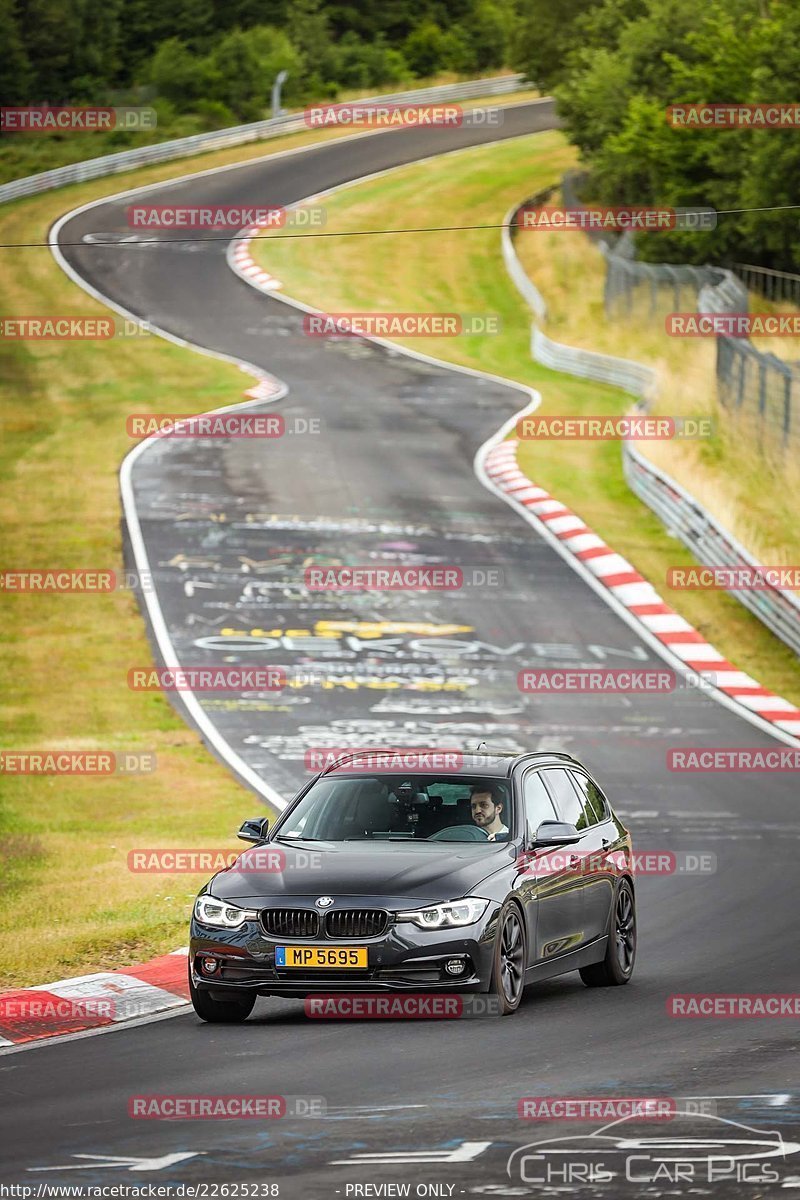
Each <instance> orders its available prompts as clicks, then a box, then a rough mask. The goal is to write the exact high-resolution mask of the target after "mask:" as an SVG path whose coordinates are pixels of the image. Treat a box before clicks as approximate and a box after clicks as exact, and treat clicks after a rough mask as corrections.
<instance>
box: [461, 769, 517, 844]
mask: <svg viewBox="0 0 800 1200" xmlns="http://www.w3.org/2000/svg"><path fill="white" fill-rule="evenodd" d="M503 801H504V793H503V791H502V789H501V788H500V787H499V785H498V784H496V783H494V782H492V781H487V782H486V783H477V784H475V785H474V786H473V788H472V789H471V792H470V801H469V803H470V809H471V810H472V819H473V821H474V822H475V824H476V825H477V826H478V828H479V829H482V830H483V832H484V833H485V834H486V835H487V837H488V839H489V841H490V842H497V841H501V842H504V841H505V840H506V839H507V837H508V826H507V825H504V824H503Z"/></svg>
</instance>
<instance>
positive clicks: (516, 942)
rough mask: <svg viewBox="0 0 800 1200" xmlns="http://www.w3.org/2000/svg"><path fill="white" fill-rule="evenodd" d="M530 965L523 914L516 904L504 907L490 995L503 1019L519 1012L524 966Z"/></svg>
mask: <svg viewBox="0 0 800 1200" xmlns="http://www.w3.org/2000/svg"><path fill="white" fill-rule="evenodd" d="M527 961H528V946H527V938H526V937H525V923H524V921H523V918H522V913H521V912H520V911H519V909H518V908H517V906H516V904H505V905H504V906H503V908H501V910H500V915H499V917H498V918H497V934H496V936H495V940H494V955H493V959H492V979H491V982H490V984H489V994H490V995H491V996H497V998H498V999H499V1001H500V1015H501V1016H503V1017H507V1016H509V1014H510V1013H513V1012H516V1011H517V1009H518V1008H519V1005H520V1001H521V1000H522V992H523V989H524V987H525V966H526V964H527Z"/></svg>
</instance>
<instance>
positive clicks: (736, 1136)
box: [506, 1111, 800, 1183]
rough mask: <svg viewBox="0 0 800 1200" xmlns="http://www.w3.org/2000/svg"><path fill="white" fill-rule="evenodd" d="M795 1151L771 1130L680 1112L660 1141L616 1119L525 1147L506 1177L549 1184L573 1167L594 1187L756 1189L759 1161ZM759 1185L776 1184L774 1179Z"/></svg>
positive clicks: (793, 1145)
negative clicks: (726, 1183)
mask: <svg viewBox="0 0 800 1200" xmlns="http://www.w3.org/2000/svg"><path fill="white" fill-rule="evenodd" d="M753 1135H755V1136H753ZM799 1151H800V1144H798V1143H796V1142H785V1141H784V1140H783V1137H782V1135H781V1133H780V1132H779V1131H778V1130H772V1129H771V1130H762V1129H756V1128H754V1127H753V1126H752V1125H744V1124H742V1123H741V1122H740V1121H733V1120H729V1119H727V1118H725V1117H717V1116H712V1115H711V1114H710V1113H694V1114H692V1115H691V1116H688V1114H682V1113H681V1112H680V1111H679V1112H678V1113H677V1114H676V1116H675V1117H674V1118H672V1119H671V1120H670V1121H669V1122H667V1123H666V1124H665V1127H664V1130H663V1132H659V1133H654V1132H653V1131H652V1128H651V1130H650V1131H648V1132H643V1131H640V1128H639V1125H638V1122H637V1119H636V1118H635V1117H623V1118H621V1119H620V1120H618V1121H612V1122H610V1123H609V1124H608V1125H604V1126H602V1128H600V1129H597V1130H595V1131H594V1132H593V1133H591V1134H589V1135H588V1136H587V1135H585V1134H584V1135H577V1136H575V1137H559V1138H543V1139H541V1140H540V1141H536V1142H530V1143H528V1145H527V1146H519V1147H518V1148H517V1149H516V1150H514V1151H513V1152H512V1154H511V1156H510V1158H509V1160H508V1163H507V1166H506V1172H507V1174H508V1176H509V1178H512V1179H513V1178H515V1177H517V1176H518V1177H519V1178H520V1180H521V1182H522V1183H542V1182H548V1183H549V1182H551V1175H554V1176H555V1177H556V1178H560V1179H561V1178H569V1179H571V1176H569V1175H567V1176H565V1175H564V1172H565V1170H567V1171H568V1170H569V1164H570V1163H572V1164H573V1165H574V1166H575V1180H576V1181H577V1180H578V1179H580V1178H584V1179H585V1173H586V1172H587V1171H589V1172H591V1175H590V1178H591V1179H592V1180H593V1181H596V1182H603V1183H606V1182H610V1181H611V1180H612V1179H614V1178H615V1177H621V1178H623V1179H626V1180H627V1181H628V1182H640V1183H665V1182H672V1183H675V1182H680V1181H689V1180H690V1179H692V1180H693V1181H694V1182H700V1181H702V1182H708V1181H709V1180H712V1181H713V1180H717V1181H718V1180H719V1179H720V1178H723V1177H726V1178H734V1179H735V1181H736V1182H740V1183H741V1182H757V1179H756V1175H757V1174H758V1173H759V1172H763V1171H766V1170H768V1168H766V1167H765V1162H766V1160H775V1159H783V1160H785V1159H786V1157H787V1156H788V1155H790V1154H797V1153H798V1152H799ZM581 1171H582V1172H584V1176H581V1175H580V1172H581ZM559 1172H561V1174H560V1175H559ZM681 1172H683V1173H681ZM760 1177H761V1176H760V1175H759V1178H760ZM764 1177H765V1178H769V1179H770V1180H771V1181H775V1179H776V1174H775V1173H773V1174H772V1175H765V1176H764Z"/></svg>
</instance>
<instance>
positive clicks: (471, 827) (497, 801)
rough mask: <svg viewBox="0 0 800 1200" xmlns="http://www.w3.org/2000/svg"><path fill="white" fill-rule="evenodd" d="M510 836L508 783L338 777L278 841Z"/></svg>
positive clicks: (285, 826) (316, 789) (318, 786)
mask: <svg viewBox="0 0 800 1200" xmlns="http://www.w3.org/2000/svg"><path fill="white" fill-rule="evenodd" d="M512 833H513V828H512V820H511V804H510V795H509V785H508V780H503V779H488V778H481V777H465V776H459V777H458V778H457V779H453V778H452V777H450V778H445V779H440V778H438V777H436V776H434V775H430V776H427V775H424V776H418V775H413V776H408V775H404V776H399V775H379V774H375V775H372V774H371V775H363V774H359V775H348V776H344V777H343V776H342V775H340V774H337V775H336V776H335V777H332V776H325V777H323V778H322V779H319V780H317V782H316V783H315V784H314V785H313V787H312V788H311V789H310V790H309V791H308V792H307V793H306V795H305V796H304V797H303V799H302V800H301V801H300V803H299V804H298V805H297V807H296V808H295V809H294V810H293V811H292V812H291V813H289V815H288V816H287V818H286V819H285V820H284V821H282V822H281V824H280V825H279V826H278V827H277V829H276V833H275V836H277V837H281V838H287V839H288V838H291V839H312V840H314V841H326V842H351V841H373V842H389V841H415V842H419V841H425V842H471V843H483V844H484V845H494V844H495V842H498V841H507V840H508V838H509V837H510V836H511V835H512Z"/></svg>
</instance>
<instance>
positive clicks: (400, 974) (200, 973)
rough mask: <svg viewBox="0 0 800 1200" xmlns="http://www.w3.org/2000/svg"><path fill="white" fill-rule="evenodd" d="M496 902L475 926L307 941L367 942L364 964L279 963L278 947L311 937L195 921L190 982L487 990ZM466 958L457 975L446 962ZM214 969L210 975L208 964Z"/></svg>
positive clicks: (219, 988) (277, 991)
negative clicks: (294, 965) (317, 966)
mask: <svg viewBox="0 0 800 1200" xmlns="http://www.w3.org/2000/svg"><path fill="white" fill-rule="evenodd" d="M497 907H498V906H496V905H492V906H491V907H490V909H489V911H488V912H487V914H485V915H484V917H482V918H481V920H480V921H478V922H476V923H475V924H474V925H469V926H465V927H464V928H461V929H449V930H430V929H421V928H419V927H417V926H415V925H413V924H411V923H410V922H403V923H402V924H393V925H390V926H389V928H388V930H387V931H386V932H385V933H384V934H382V935H381V936H380V937H373V938H354V939H352V940H349V939H348V940H345V939H341V938H337V939H327V938H317V939H308V941H307V944H308V945H324V946H325V947H326V948H333V947H343V948H352V947H353V946H356V945H358V946H366V947H367V959H368V965H367V967H366V968H356V969H341V968H338V969H337V968H325V969H309V968H306V967H298V968H285V967H283V968H281V967H277V966H276V965H275V948H276V947H277V946H279V945H287V944H288V945H302V944H305V943H306V939H299V938H290V937H283V938H277V937H271V936H268V935H267V934H265V933H264V931H263V929H262V927H261V924H260V922H259V921H249V922H246V923H245V924H244V925H242V926H241V927H240V928H238V929H211V928H209V927H208V926H204V925H201V924H200V923H199V922H198V921H197V919H196V918H193V919H192V926H191V938H190V943H189V964H190V970H191V974H192V983H193V984H194V986H195V987H196V988H202V989H207V990H209V991H210V992H212V993H213V992H218V993H220V995H222V994H223V993H228V994H229V993H230V991H231V989H235V990H238V991H242V990H245V991H255V992H256V993H257V994H258V995H263V996H269V995H274V996H278V995H280V996H296V997H302V996H308V995H314V994H322V993H325V994H330V993H335V992H417V991H433V992H442V991H453V992H485V991H487V990H488V987H489V981H490V978H491V970H492V952H493V949H494V934H495V928H496V912H497ZM455 959H458V960H462V961H463V963H464V970H463V971H462V972H461V973H460V974H459V975H452V974H450V973H448V972H447V971H446V970H445V963H446V962H452V961H453V960H455ZM211 961H213V962H214V963H215V964H216V968H215V970H214V971H213V972H209V971H208V969H207V966H206V964H207V963H208V962H211Z"/></svg>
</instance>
